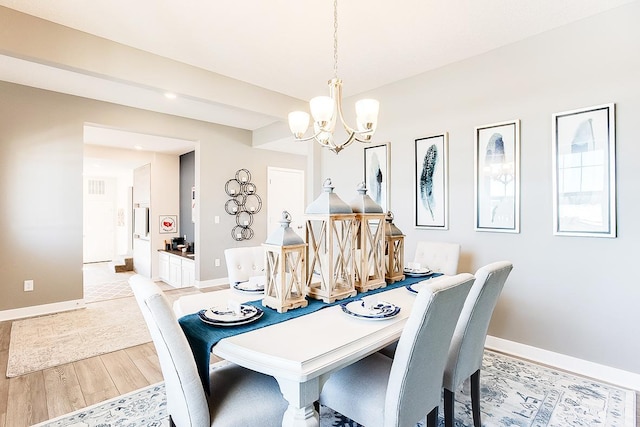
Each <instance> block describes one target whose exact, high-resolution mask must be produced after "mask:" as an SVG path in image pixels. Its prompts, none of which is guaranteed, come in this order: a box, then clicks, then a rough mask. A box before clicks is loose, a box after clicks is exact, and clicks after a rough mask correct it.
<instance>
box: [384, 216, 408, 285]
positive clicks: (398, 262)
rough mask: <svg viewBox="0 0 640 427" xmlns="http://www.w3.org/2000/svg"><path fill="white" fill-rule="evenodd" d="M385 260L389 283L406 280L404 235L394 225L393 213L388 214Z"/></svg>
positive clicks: (386, 219)
mask: <svg viewBox="0 0 640 427" xmlns="http://www.w3.org/2000/svg"><path fill="white" fill-rule="evenodd" d="M384 239H385V249H384V253H385V259H386V267H387V271H386V274H385V277H386V279H387V282H388V283H394V282H398V281H400V280H404V234H402V231H400V229H399V228H398V227H396V226H395V225H394V224H393V213H391V211H389V212H387V217H386V218H385V225H384Z"/></svg>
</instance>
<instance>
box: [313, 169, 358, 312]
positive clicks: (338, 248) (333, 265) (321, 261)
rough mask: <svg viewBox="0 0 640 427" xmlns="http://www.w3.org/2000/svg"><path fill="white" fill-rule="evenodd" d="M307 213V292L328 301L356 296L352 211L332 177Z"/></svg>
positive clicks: (353, 216)
mask: <svg viewBox="0 0 640 427" xmlns="http://www.w3.org/2000/svg"><path fill="white" fill-rule="evenodd" d="M323 188H324V191H323V192H322V193H321V194H320V196H318V198H317V199H316V200H314V201H313V203H311V204H310V205H309V206H308V207H307V209H306V211H305V213H306V240H307V244H308V247H307V287H306V291H307V295H308V296H309V297H310V298H315V299H320V300H323V301H324V302H327V303H331V302H334V301H337V300H340V299H344V298H348V297H352V296H355V295H356V293H357V292H356V288H355V283H354V273H353V252H354V223H355V214H354V213H353V212H352V210H351V208H350V207H349V205H347V204H346V203H345V202H343V201H342V200H341V199H340V197H338V195H337V194H335V193H334V192H333V186H332V185H331V179H330V178H328V179H326V180H325V182H324V185H323Z"/></svg>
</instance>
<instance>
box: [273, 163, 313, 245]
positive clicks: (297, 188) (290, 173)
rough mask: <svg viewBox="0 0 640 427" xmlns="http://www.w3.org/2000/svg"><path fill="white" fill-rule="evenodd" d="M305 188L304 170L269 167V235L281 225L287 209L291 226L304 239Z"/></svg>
mask: <svg viewBox="0 0 640 427" xmlns="http://www.w3.org/2000/svg"><path fill="white" fill-rule="evenodd" d="M304 189H305V181H304V171H303V170H298V169H285V168H276V167H271V166H270V167H267V201H268V203H267V236H270V235H271V234H273V232H274V231H275V230H276V229H277V228H278V227H280V219H281V218H282V211H285V210H286V211H288V212H289V213H290V214H291V219H292V221H291V224H290V227H291V228H292V229H293V231H295V232H296V233H297V234H298V235H299V236H300V237H302V239H303V240H304V238H305V228H304V224H305V221H304V203H305V194H304Z"/></svg>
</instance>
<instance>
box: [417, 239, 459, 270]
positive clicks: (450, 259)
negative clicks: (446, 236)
mask: <svg viewBox="0 0 640 427" xmlns="http://www.w3.org/2000/svg"><path fill="white" fill-rule="evenodd" d="M459 259H460V245H459V244H458V243H446V242H427V241H420V242H418V245H417V246H416V255H415V257H414V259H413V262H418V263H420V266H422V267H428V268H429V269H431V270H433V271H435V272H438V273H443V274H446V275H448V276H453V275H454V274H457V273H458V260H459Z"/></svg>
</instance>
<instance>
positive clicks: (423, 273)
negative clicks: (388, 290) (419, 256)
mask: <svg viewBox="0 0 640 427" xmlns="http://www.w3.org/2000/svg"><path fill="white" fill-rule="evenodd" d="M433 273H434V272H433V271H432V270H430V269H429V268H427V267H421V266H420V263H418V262H408V263H407V266H406V267H405V268H404V274H405V275H406V276H408V277H427V276H430V275H432V274H433Z"/></svg>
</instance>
